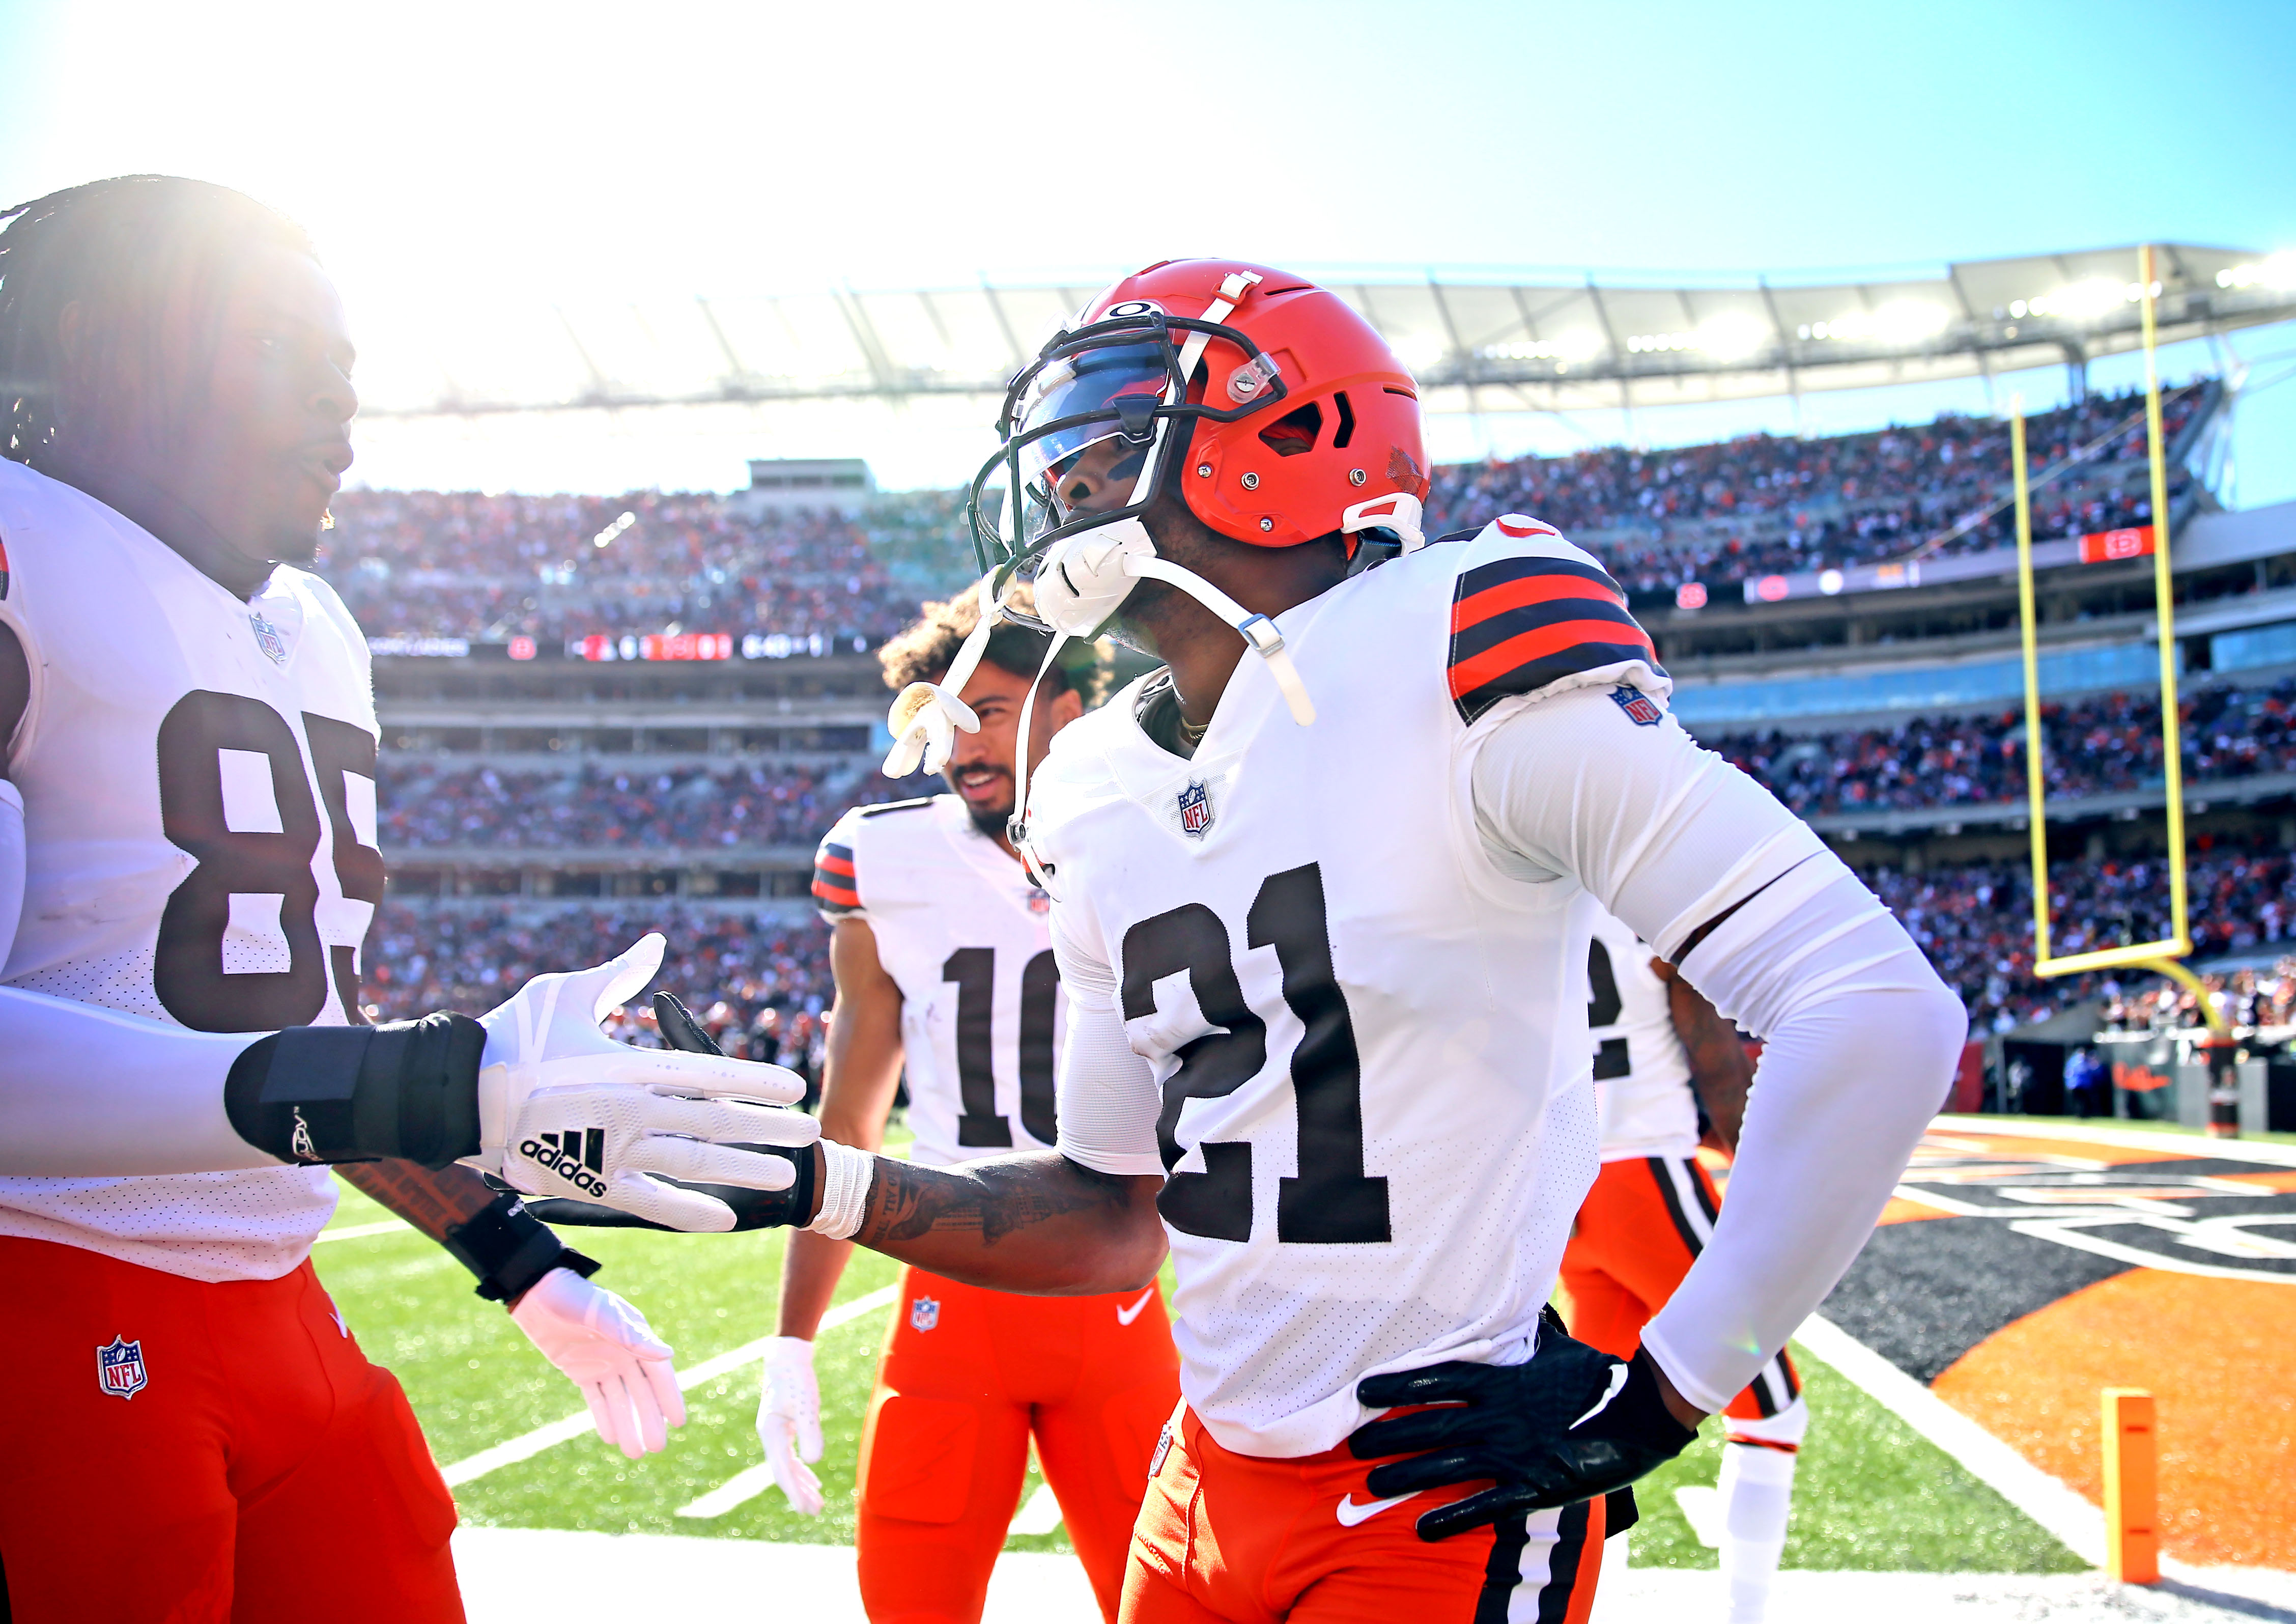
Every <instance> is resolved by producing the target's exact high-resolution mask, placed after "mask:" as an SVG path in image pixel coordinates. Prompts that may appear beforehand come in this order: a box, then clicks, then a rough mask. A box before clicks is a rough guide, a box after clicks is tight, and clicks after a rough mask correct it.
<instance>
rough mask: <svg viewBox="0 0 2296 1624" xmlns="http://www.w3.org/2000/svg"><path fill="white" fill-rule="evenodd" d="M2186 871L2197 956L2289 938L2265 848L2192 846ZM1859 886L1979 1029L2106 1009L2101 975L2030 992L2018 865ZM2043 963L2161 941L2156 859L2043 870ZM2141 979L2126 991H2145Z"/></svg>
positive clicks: (2023, 887) (2024, 880)
mask: <svg viewBox="0 0 2296 1624" xmlns="http://www.w3.org/2000/svg"><path fill="white" fill-rule="evenodd" d="M1865 878H1866V882H1867V883H1868V884H1870V885H1871V886H1873V888H1874V893H1875V894H1876V895H1877V896H1879V897H1880V898H1882V901H1883V902H1884V903H1886V904H1887V905H1888V906H1889V907H1890V911H1891V912H1892V913H1894V914H1896V915H1898V918H1899V919H1900V920H1902V921H1904V923H1905V925H1906V929H1907V931H1909V932H1911V934H1912V936H1913V938H1914V939H1915V941H1916V942H1918V943H1920V944H1921V947H1922V950H1923V952H1924V953H1926V954H1928V955H1929V957H1930V962H1931V964H1935V965H1936V966H1937V970H1938V973H1939V975H1941V976H1943V977H1944V978H1945V980H1946V983H1947V985H1948V986H1950V987H1954V988H1957V989H1958V990H1959V991H1960V993H1961V997H1962V1001H1963V1002H1964V1004H1966V1005H1968V1007H1969V1013H1970V1019H1971V1020H1972V1022H1974V1023H1975V1024H1976V1025H1977V1026H1978V1027H1979V1028H1980V1029H1992V1030H2005V1029H2008V1028H2010V1027H2012V1026H2015V1025H2018V1024H2020V1023H2021V1022H2024V1021H2036V1020H2041V1019H2045V1018H2046V1017H2047V1016H2048V1015H2049V1014H2051V1013H2054V1011H2056V1010H2059V1009H2062V1008H2063V1007H2064V1006H2065V1005H2068V1004H2071V1003H2075V1002H2079V1000H2081V999H2083V998H2089V997H2106V998H2111V997H2120V996H2121V995H2122V992H2123V988H2121V986H2120V982H2119V981H2118V980H2115V979H2114V978H2113V977H2112V975H2111V974H2110V973H2104V974H2091V975H2086V976H2081V977H2078V978H2071V979H2059V980H2052V981H2046V982H2045V981H2042V980H2038V978H2036V977H2035V976H2034V975H2033V973H2032V965H2033V888H2032V880H2031V871H2030V869H2029V868H2028V867H2026V866H2025V865H2022V864H2021V863H2002V864H1991V863H1980V864H1968V865H1957V866H1953V867H1938V868H1931V869H1928V870H1925V871H1923V872H1922V873H1919V874H1909V873H1907V872H1904V871H1902V870H1898V869H1894V868H1888V867H1882V868H1876V869H1874V870H1872V871H1870V872H1868V873H1867V874H1866V876H1865ZM2186 884H2187V886H2188V887H2189V888H2190V891H2189V894H2190V911H2191V916H2192V930H2193V950H2194V954H2195V955H2196V956H2201V957H2206V956H2210V955H2211V954H2220V953H2228V952H2235V951H2238V950H2241V949H2244V948H2252V947H2257V946H2258V945H2259V944H2260V943H2265V942H2273V941H2280V940H2283V939H2286V938H2287V937H2288V936H2289V935H2290V934H2291V932H2292V931H2296V866H2292V864H2291V859H2290V854H2289V853H2288V852H2287V851H2285V850H2284V849H2281V848H2280V847H2279V846H2278V845H2277V843H2276V842H2272V841H2265V840H2261V839H2259V840H2258V841H2254V842H2252V843H2247V844H2234V843H2230V842H2226V841H2211V839H2210V837H2209V836H2206V835H2202V836H2201V837H2199V838H2198V839H2197V840H2196V841H2194V853H2193V856H2192V860H2191V862H2190V865H2189V866H2188V867H2187V870H2186ZM2049 887H2050V890H2049V907H2050V917H2051V918H2052V920H2053V921H2054V929H2053V932H2052V935H2051V939H2050V947H2051V950H2052V951H2053V952H2055V953H2058V954H2060V955H2069V954H2075V953H2087V952H2090V951H2092V950H2095V949H2096V948H2101V947H2114V946H2118V945H2120V944H2121V943H2123V942H2132V941H2153V940H2158V939H2160V938H2161V937H2163V936H2166V935H2167V934H2168V931H2169V920H2168V889H2169V888H2168V882H2167V879H2166V876H2165V872H2164V870H2163V868H2162V865H2161V863H2160V861H2159V860H2158V859H2152V858H2142V857H2140V858H2134V859H2130V858H2120V859H2108V860H2106V861H2103V862H2091V861H2087V860H2067V861H2065V862H2061V863H2054V864H2052V865H2050V867H2049ZM2150 983H2151V978H2150V977H2136V978H2132V980H2131V985H2130V988H2129V990H2130V991H2132V992H2134V991H2143V992H2146V993H2149V992H2150V991H2151V985H2150Z"/></svg>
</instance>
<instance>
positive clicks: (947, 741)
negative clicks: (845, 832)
mask: <svg viewBox="0 0 2296 1624" xmlns="http://www.w3.org/2000/svg"><path fill="white" fill-rule="evenodd" d="M885 725H886V726H887V727H888V728H890V730H891V732H892V734H893V748H892V750H890V751H889V752H888V753H887V754H886V757H885V765H884V774H885V776H886V777H888V778H906V777H907V776H908V775H910V774H911V773H914V772H915V771H916V770H917V767H918V766H919V764H920V763H922V766H923V767H924V770H925V771H926V772H928V773H938V772H939V771H940V769H941V768H942V767H946V766H947V764H948V759H949V757H950V755H951V754H952V753H953V752H954V751H955V749H956V733H957V729H959V728H963V729H964V731H965V732H967V733H979V732H980V718H979V717H978V716H976V715H974V714H973V709H972V706H970V705H968V704H966V703H965V702H964V701H963V700H961V699H959V698H957V696H956V693H955V690H954V689H950V688H946V687H943V686H942V685H940V684H939V683H931V682H913V683H911V684H910V685H908V686H907V687H906V688H904V689H902V690H901V691H900V693H898V694H896V695H894V697H893V709H892V710H891V712H890V715H889V716H888V717H887V718H886V722H885Z"/></svg>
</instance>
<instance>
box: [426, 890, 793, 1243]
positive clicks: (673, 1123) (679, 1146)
mask: <svg viewBox="0 0 2296 1624" xmlns="http://www.w3.org/2000/svg"><path fill="white" fill-rule="evenodd" d="M664 945H665V944H664V942H663V939H662V938H661V937H660V935H659V934H649V935H647V936H645V937H643V938H641V939H639V941H638V942H637V943H636V945H635V946H634V947H631V948H630V949H629V951H627V953H624V954H623V955H622V956H620V957H619V958H617V959H614V960H613V961H611V963H609V964H601V965H598V966H597V967H596V968H594V969H591V970H582V971H575V972H566V973H561V974H553V975H544V976H537V977H536V978H535V979H534V980H531V981H529V982H528V983H527V984H526V985H525V986H524V987H523V988H520V990H519V992H518V993H517V995H516V996H515V997H512V998H511V999H509V1000H508V1001H507V1002H505V1003H504V1004H503V1005H500V1006H499V1007H497V1008H496V1009H495V1010H493V1011H491V1012H490V1013H488V1014H485V1015H482V1016H480V1021H479V1024H480V1026H481V1027H483V1028H484V1029H485V1030H486V1038H487V1041H486V1051H485V1054H484V1056H483V1058H482V1059H481V1061H480V1071H479V1118H480V1134H479V1137H480V1153H479V1155H478V1156H477V1157H475V1158H471V1159H470V1160H471V1163H472V1165H474V1166H476V1167H478V1168H480V1169H481V1170H482V1171H486V1172H490V1173H494V1174H496V1175H497V1176H498V1177H501V1178H502V1179H504V1181H505V1182H506V1183H508V1184H510V1185H512V1186H514V1187H515V1188H517V1189H519V1190H521V1191H523V1192H524V1193H528V1194H530V1195H540V1196H559V1197H564V1198H567V1199H570V1200H574V1201H584V1202H603V1203H604V1204H605V1205H607V1206H609V1207H612V1208H616V1209H619V1210H621V1211H624V1212H627V1213H630V1214H632V1215H633V1216H635V1217H637V1218H643V1219H644V1220H646V1221H648V1222H650V1223H654V1224H659V1225H661V1226H664V1227H667V1228H672V1229H689V1230H728V1229H732V1228H733V1227H734V1224H735V1222H736V1217H735V1214H734V1210H733V1209H732V1208H731V1207H729V1206H727V1205H726V1202H723V1201H720V1200H717V1199H716V1198H715V1197H713V1196H710V1195H709V1194H706V1193H702V1192H701V1191H699V1190H693V1189H686V1188H680V1187H678V1186H677V1185H673V1184H668V1183H665V1182H664V1179H678V1180H684V1181H688V1182H691V1183H703V1184H714V1185H734V1186H736V1187H739V1188H743V1189H750V1190H769V1191H770V1190H787V1189H789V1188H790V1187H791V1184H792V1182H793V1181H794V1180H795V1177H796V1169H795V1168H794V1166H793V1165H792V1163H791V1161H790V1159H789V1158H788V1157H786V1156H780V1155H775V1154H773V1153H772V1152H771V1151H770V1150H768V1149H767V1148H766V1147H769V1146H787V1147H791V1148H797V1147H801V1146H804V1145H808V1144H812V1143H813V1142H814V1140H815V1139H816V1138H818V1137H819V1136H820V1128H819V1127H818V1125H817V1124H816V1123H815V1121H814V1120H813V1119H812V1118H810V1117H808V1116H805V1115H803V1114H802V1113H800V1112H798V1111H787V1110H783V1109H778V1107H781V1106H785V1105H787V1104H788V1103H791V1102H792V1101H795V1100H799V1099H801V1098H803V1097H804V1094H805V1084H804V1080H803V1079H800V1078H799V1076H798V1075H797V1074H796V1073H795V1072H793V1071H790V1070H785V1069H784V1068H783V1067H780V1066H767V1065H760V1064H758V1063H757V1062H752V1061H746V1060H734V1059H731V1058H728V1057H726V1056H725V1055H722V1054H694V1053H691V1052H685V1051H681V1050H676V1049H638V1048H633V1047H631V1046H628V1045H627V1044H619V1043H616V1042H615V1041H614V1040H613V1039H611V1038H608V1037H607V1036H606V1035H605V1033H604V1032H603V1031H601V1030H600V1029H599V1022H600V1021H603V1019H604V1018H605V1015H606V1013H607V1012H608V1011H609V1010H611V1009H613V1008H615V1007H616V1006H617V1005H620V1004H622V1003H623V1002H624V1001H626V1000H627V999H628V998H629V997H631V996H633V995H634V994H635V993H636V992H637V991H638V989H639V988H642V987H644V985H645V984H646V983H647V982H648V981H650V980H652V979H653V976H654V972H656V971H657V970H659V969H660V966H661V956H662V949H663V947H664ZM758 1101H764V1102H769V1103H765V1104H760V1103H751V1102H758ZM744 1146H747V1147H750V1148H742V1147H744ZM649 1175H660V1177H649Z"/></svg>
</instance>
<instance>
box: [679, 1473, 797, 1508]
mask: <svg viewBox="0 0 2296 1624" xmlns="http://www.w3.org/2000/svg"><path fill="white" fill-rule="evenodd" d="M773 1486H774V1469H773V1466H772V1464H771V1463H767V1464H759V1465H756V1466H751V1467H749V1468H747V1469H746V1470H743V1471H741V1472H735V1473H734V1475H733V1476H732V1477H729V1478H727V1479H726V1480H725V1481H724V1482H722V1483H720V1484H718V1485H717V1488H715V1489H711V1490H710V1491H709V1493H708V1494H706V1495H703V1496H702V1497H701V1498H700V1499H698V1500H696V1501H694V1502H693V1504H692V1505H681V1506H679V1507H678V1508H677V1514H678V1515H679V1516H681V1517H722V1516H724V1515H725V1514H726V1513H727V1512H729V1511H733V1510H734V1509H735V1508H736V1507H738V1506H742V1505H748V1504H749V1503H750V1501H752V1500H754V1499H756V1498H757V1497H758V1496H759V1495H761V1494H763V1493H765V1492H766V1490H767V1489H771V1488H772V1487H773Z"/></svg>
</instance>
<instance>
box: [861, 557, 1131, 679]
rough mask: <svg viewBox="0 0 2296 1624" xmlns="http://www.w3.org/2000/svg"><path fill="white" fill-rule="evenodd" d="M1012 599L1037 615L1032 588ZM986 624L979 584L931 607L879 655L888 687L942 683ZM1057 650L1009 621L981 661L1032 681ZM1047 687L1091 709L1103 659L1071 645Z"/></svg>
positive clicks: (1088, 647)
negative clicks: (977, 630) (966, 644)
mask: <svg viewBox="0 0 2296 1624" xmlns="http://www.w3.org/2000/svg"><path fill="white" fill-rule="evenodd" d="M1010 597H1011V600H1012V603H1013V608H1015V609H1018V610H1020V611H1022V612H1024V613H1034V612H1035V611H1036V600H1035V597H1034V595H1032V594H1031V592H1030V591H1029V587H1028V586H1027V584H1026V583H1022V584H1021V585H1018V586H1014V587H1013V589H1012V592H1011V594H1010ZM979 624H980V582H978V581H975V582H974V583H973V584H972V586H968V587H966V588H965V589H964V591H963V592H960V593H958V594H957V595H955V597H953V598H951V599H949V600H948V601H947V603H927V604H926V605H925V606H924V616H923V618H922V619H920V620H919V621H918V622H917V623H916V624H915V625H914V626H912V627H909V628H908V630H906V631H905V632H903V633H902V634H901V635H900V636H898V637H896V638H894V639H893V640H892V641H891V642H890V643H888V644H885V646H884V647H882V648H881V649H879V650H878V651H877V663H878V664H879V665H881V666H882V667H883V668H884V670H885V685H886V686H887V687H889V688H891V689H893V690H895V691H896V692H898V691H899V690H900V689H903V688H906V687H907V686H908V685H910V684H911V683H913V682H939V680H940V679H941V677H943V676H944V675H946V674H947V670H948V668H949V667H951V666H952V665H955V663H956V652H957V651H958V650H959V649H961V648H963V647H964V640H965V639H966V638H967V637H970V636H972V628H973V627H975V626H978V625H979ZM1052 644H1053V640H1052V637H1051V636H1050V635H1049V634H1048V633H1045V632H1040V631H1037V630H1035V629H1034V628H1033V627H1026V626H1020V625H1015V624H1014V623H1013V622H1012V621H1010V620H1008V621H1006V622H1005V623H1004V624H1003V625H1001V626H999V627H996V630H994V631H992V632H990V633H989V634H988V649H987V650H986V651H985V652H983V653H982V655H981V658H982V659H983V660H987V661H988V663H989V664H990V665H993V666H995V667H996V668H997V669H998V670H1000V671H1010V672H1011V673H1012V674H1013V676H1015V677H1020V678H1021V679H1022V680H1023V681H1026V680H1028V679H1029V678H1030V677H1035V676H1036V674H1037V670H1038V668H1041V667H1042V666H1043V665H1044V663H1045V651H1046V649H1048V648H1050V647H1051V646H1052ZM1045 682H1046V693H1060V692H1061V691H1062V689H1074V690H1075V691H1076V693H1078V696H1079V697H1081V698H1082V699H1083V701H1084V702H1085V703H1086V704H1087V705H1089V704H1091V703H1092V702H1093V699H1094V697H1095V694H1094V691H1095V688H1096V687H1097V686H1098V685H1099V655H1098V653H1097V652H1095V649H1094V648H1093V645H1092V644H1089V643H1079V642H1076V641H1074V640H1071V641H1070V642H1069V643H1067V644H1063V645H1062V649H1061V658H1060V659H1058V660H1054V662H1053V668H1052V669H1051V670H1050V671H1047V672H1046V673H1045Z"/></svg>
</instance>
